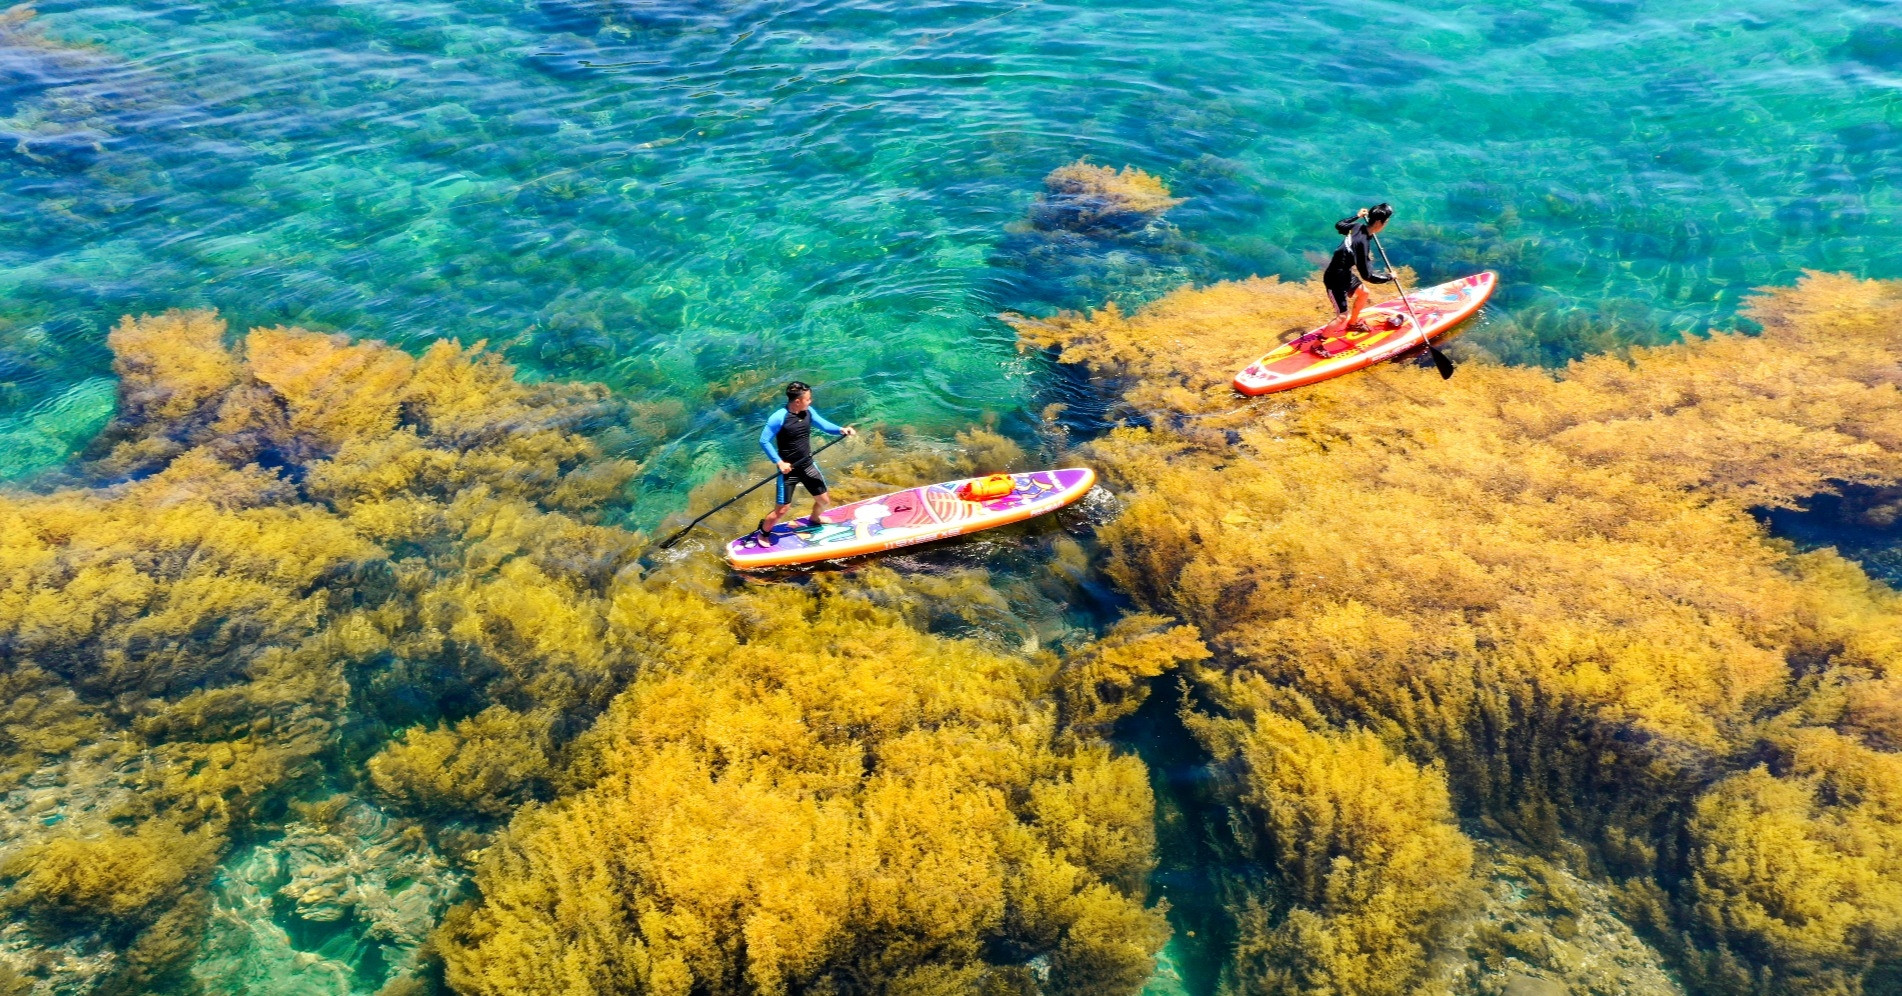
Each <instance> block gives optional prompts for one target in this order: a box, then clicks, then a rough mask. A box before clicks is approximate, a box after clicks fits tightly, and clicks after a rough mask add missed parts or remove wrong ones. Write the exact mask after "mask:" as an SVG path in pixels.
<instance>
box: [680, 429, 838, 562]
mask: <svg viewBox="0 0 1902 996" xmlns="http://www.w3.org/2000/svg"><path fill="white" fill-rule="evenodd" d="M846 438H847V437H845V436H840V437H838V438H837V439H834V440H832V441H831V442H828V443H826V444H825V445H824V446H821V447H819V448H818V449H816V450H813V451H812V455H813V456H815V457H816V456H818V455H819V454H821V453H824V452H825V451H827V450H829V449H831V448H832V447H834V446H837V445H839V444H840V443H842V442H845V440H846ZM778 478H779V474H778V473H773V474H769V475H767V476H766V477H765V478H764V479H762V480H761V481H759V482H758V483H757V484H754V485H753V486H752V487H750V488H747V489H746V490H745V491H742V492H740V493H739V494H737V495H734V496H733V497H731V498H728V499H727V500H726V501H723V502H721V503H720V504H718V505H715V506H713V507H712V508H710V509H707V510H706V512H705V513H704V514H703V515H701V516H700V518H698V519H695V520H693V521H692V522H689V523H687V525H686V528H684V529H682V530H680V531H679V532H677V533H675V534H673V535H672V536H669V537H667V538H666V539H664V540H661V541H660V548H661V549H663V550H665V549H667V548H668V547H671V546H673V545H674V544H675V543H678V542H680V538H681V537H682V536H685V535H687V534H688V533H690V532H693V527H695V526H697V525H699V524H701V523H702V522H705V521H707V519H708V518H709V517H711V516H712V515H713V513H715V512H718V511H719V510H721V509H723V508H725V507H727V506H728V505H731V504H733V503H734V502H736V501H739V500H740V499H741V498H744V497H746V496H747V495H750V494H752V493H753V492H755V491H758V490H759V489H761V488H763V487H765V486H767V485H768V484H771V483H773V482H774V481H775V480H777V479H778Z"/></svg>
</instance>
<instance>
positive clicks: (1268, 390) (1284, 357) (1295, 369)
mask: <svg viewBox="0 0 1902 996" xmlns="http://www.w3.org/2000/svg"><path fill="white" fill-rule="evenodd" d="M1498 285H1499V278H1498V276H1497V275H1496V274H1494V273H1493V272H1492V271H1491V270H1487V271H1486V272H1484V273H1475V274H1473V275H1472V276H1470V277H1461V278H1460V279H1458V280H1449V281H1447V282H1446V283H1443V284H1439V285H1437V286H1434V287H1428V288H1426V289H1425V290H1418V291H1414V292H1413V293H1412V294H1408V295H1407V301H1408V302H1410V303H1412V305H1413V309H1412V312H1411V313H1409V312H1408V309H1407V306H1406V304H1404V303H1402V302H1401V300H1400V299H1399V298H1394V299H1393V300H1391V301H1382V302H1380V303H1379V304H1375V305H1369V306H1368V307H1366V308H1363V309H1362V310H1361V313H1360V317H1361V321H1363V322H1366V323H1367V327H1368V329H1369V331H1366V332H1347V333H1344V334H1342V335H1339V336H1336V337H1333V338H1330V339H1328V340H1327V342H1326V344H1325V345H1326V347H1327V349H1328V351H1329V352H1331V353H1333V354H1334V355H1333V356H1329V357H1320V356H1316V355H1314V354H1313V353H1310V352H1308V351H1307V350H1305V349H1301V348H1299V347H1296V346H1292V345H1284V346H1278V347H1276V348H1275V349H1273V350H1270V351H1269V352H1268V354H1267V355H1265V356H1263V357H1262V358H1261V359H1259V360H1256V361H1255V362H1253V363H1251V364H1249V365H1248V368H1247V369H1245V370H1243V371H1242V372H1241V373H1238V374H1236V375H1235V390H1237V391H1240V392H1242V393H1243V394H1246V395H1249V396H1251V397H1252V396H1254V395H1258V394H1273V393H1274V392H1276V391H1286V390H1288V389H1290V388H1296V387H1306V386H1307V385H1309V384H1315V383H1319V382H1321V381H1324V380H1327V379H1329V378H1331V377H1339V376H1340V375H1342V374H1344V373H1352V372H1354V371H1356V370H1359V369H1361V368H1362V367H1368V366H1373V365H1374V364H1376V363H1379V362H1381V361H1383V360H1391V359H1393V358H1394V357H1396V356H1399V355H1400V354H1402V353H1405V352H1407V351H1409V350H1414V349H1418V348H1420V346H1421V345H1422V344H1424V343H1428V342H1432V341H1433V340H1434V339H1437V338H1439V337H1440V336H1442V335H1445V334H1446V333H1447V332H1449V331H1452V329H1453V326H1455V325H1458V324H1459V323H1461V322H1463V321H1465V320H1467V319H1468V318H1471V317H1473V313H1474V312H1476V311H1478V310H1479V308H1480V306H1481V305H1483V304H1485V303H1486V299H1487V298H1489V297H1492V296H1493V288H1495V287H1497V286H1498ZM1414 315H1418V316H1420V324H1421V325H1422V326H1424V327H1425V330H1426V331H1425V334H1424V335H1422V334H1421V330H1420V329H1419V328H1416V327H1415V326H1414V324H1413V316H1414ZM1323 327H1325V326H1323Z"/></svg>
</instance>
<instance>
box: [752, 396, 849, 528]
mask: <svg viewBox="0 0 1902 996" xmlns="http://www.w3.org/2000/svg"><path fill="white" fill-rule="evenodd" d="M813 429H818V430H819V431H820V432H823V433H825V434H827V435H829V436H838V435H842V434H844V432H845V430H844V429H841V428H839V427H838V426H836V425H833V424H832V423H831V422H828V421H826V420H825V416H823V415H820V414H819V413H818V412H816V411H813V410H812V408H811V407H810V406H808V407H807V408H806V410H805V411H802V412H790V411H787V410H786V409H784V408H781V409H780V410H778V411H776V412H774V413H773V415H772V417H771V418H769V419H767V420H766V427H765V428H764V429H761V430H760V434H759V448H760V449H761V450H762V451H764V452H765V453H766V458H767V459H769V460H771V461H773V462H774V463H775V464H777V463H779V462H780V461H782V460H783V461H785V462H786V463H789V464H792V473H790V474H780V475H779V484H778V486H777V488H776V489H775V490H774V492H773V497H774V500H775V501H776V502H778V503H779V504H781V505H785V504H788V503H790V502H791V501H792V493H793V487H794V486H795V485H797V486H800V487H804V488H805V489H806V493H807V494H809V495H811V496H813V497H814V498H817V497H819V496H820V495H822V494H825V493H826V480H825V478H823V477H821V476H819V468H818V466H817V465H815V464H814V463H813V462H812V430H813Z"/></svg>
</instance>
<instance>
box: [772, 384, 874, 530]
mask: <svg viewBox="0 0 1902 996" xmlns="http://www.w3.org/2000/svg"><path fill="white" fill-rule="evenodd" d="M815 428H817V429H818V430H819V431H820V432H823V433H825V434H827V435H830V436H856V435H858V430H857V429H854V428H852V427H851V426H849V425H848V426H846V427H845V428H843V429H842V428H840V427H838V426H836V425H833V424H832V423H831V422H828V421H826V420H825V419H824V418H823V417H821V416H820V414H819V413H818V412H816V411H813V410H812V387H811V386H810V385H808V384H805V383H803V382H801V381H796V380H795V381H793V382H792V383H790V384H787V385H786V407H784V408H781V409H780V410H778V411H776V412H774V413H773V415H772V417H771V418H769V419H767V420H766V427H765V428H763V429H761V430H760V433H759V448H760V449H762V450H765V451H766V459H768V460H771V461H772V462H773V464H774V466H776V467H778V468H779V480H778V481H777V482H776V483H775V484H774V490H773V511H772V514H770V515H768V516H767V517H766V518H764V519H761V520H760V522H759V531H758V532H756V533H754V534H753V539H754V541H755V542H756V543H759V544H762V545H766V546H771V545H772V543H773V537H772V533H773V527H774V526H776V525H778V524H779V520H780V519H781V518H783V517H784V516H785V515H786V512H787V511H788V510H789V509H791V508H792V499H793V488H794V487H795V486H804V487H805V489H806V493H807V494H809V495H811V496H812V514H811V515H810V516H808V517H807V519H806V521H807V522H809V523H810V524H812V525H814V526H817V525H818V524H819V513H821V512H824V511H825V510H826V509H828V508H831V507H832V496H831V495H828V494H826V481H825V478H823V477H820V476H819V466H818V465H817V464H815V463H813V462H812V430H813V429H815Z"/></svg>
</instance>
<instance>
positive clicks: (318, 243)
mask: <svg viewBox="0 0 1902 996" xmlns="http://www.w3.org/2000/svg"><path fill="white" fill-rule="evenodd" d="M35 27H37V28H38V29H41V30H43V31H44V33H45V36H46V38H47V39H50V40H53V41H56V42H58V43H61V44H63V45H66V46H77V47H78V50H77V51H74V50H71V49H70V48H68V49H60V48H56V47H51V46H49V45H47V44H45V43H42V42H34V41H32V35H31V30H32V29H33V28H35ZM7 38H8V41H7V42H6V43H5V44H4V47H0V132H4V133H6V135H7V137H6V138H5V140H4V141H0V231H3V232H4V233H5V238H4V239H0V448H4V454H3V455H4V456H5V457H6V459H5V464H6V465H7V472H8V473H9V474H10V475H11V476H19V475H20V474H21V473H23V472H26V471H30V470H32V469H34V468H37V467H40V466H43V465H45V464H47V463H49V462H52V461H54V460H57V459H58V458H59V457H60V456H61V455H62V454H63V453H65V452H66V451H68V450H69V449H70V448H71V447H72V446H73V445H75V444H76V443H79V442H81V441H83V440H84V439H85V438H86V436H87V435H89V434H90V432H91V431H92V430H93V429H95V428H96V427H97V425H98V424H99V423H100V422H101V421H102V420H103V419H104V418H105V417H106V415H107V414H108V406H107V405H106V403H105V399H107V398H108V397H109V396H108V395H106V394H105V393H104V392H101V391H99V390H97V387H98V382H97V381H96V380H94V378H97V377H99V376H101V375H103V374H106V373H108V372H109V357H108V355H107V354H106V353H105V351H104V350H103V348H102V344H103V338H104V333H105V331H106V329H107V328H109V327H110V325H111V324H112V322H114V321H115V320H116V319H117V318H118V317H119V316H120V315H122V314H124V313H127V312H138V311H152V310H159V309H163V308H167V307H176V306H192V305H214V306H216V307H218V308H220V309H222V310H223V312H224V313H225V314H226V316H227V317H228V318H229V319H230V320H231V322H232V324H233V325H234V326H236V327H240V328H242V327H246V326H251V325H259V324H273V323H298V324H303V325H306V326H310V327H316V328H323V329H335V330H340V331H345V332H348V333H350V334H353V335H361V336H374V337H379V338H383V339H388V340H392V341H397V342H402V343H405V344H408V345H411V346H421V345H423V344H425V343H426V342H427V341H429V340H431V339H434V338H436V337H439V336H457V337H461V338H463V339H464V340H471V339H477V338H483V339H488V340H489V341H491V342H493V343H496V344H500V345H503V346H505V347H506V348H507V349H508V351H509V354H510V355H511V357H513V358H514V359H515V360H517V361H518V362H519V363H521V364H522V365H523V366H524V367H525V368H527V369H528V370H529V371H531V372H532V373H533V374H536V375H548V376H562V377H569V376H577V377H587V378H594V379H600V380H605V381H607V382H608V383H610V384H612V385H614V386H615V387H617V388H619V389H621V390H623V391H626V392H629V393H630V394H632V395H635V396H639V397H643V398H647V399H651V400H656V401H673V402H677V403H678V405H679V406H680V414H678V415H677V416H675V417H674V421H673V423H672V425H671V427H672V428H674V429H677V430H679V431H682V432H684V433H686V434H687V438H686V441H685V442H684V443H683V444H682V445H680V446H677V447H674V448H672V449H670V450H669V451H668V452H667V453H666V454H665V455H664V456H663V457H662V458H661V459H659V460H656V461H654V462H653V464H652V473H651V475H650V478H649V480H648V482H647V484H648V487H649V488H650V489H653V490H654V492H655V494H654V495H653V498H652V500H651V501H649V502H647V503H645V504H644V506H643V507H644V508H645V509H646V510H647V515H648V516H649V517H650V518H651V517H652V516H654V515H658V514H660V513H661V512H663V511H665V510H666V509H668V508H670V507H673V506H674V505H677V502H678V497H679V495H680V494H681V493H682V491H683V490H684V488H685V487H687V486H688V485H690V484H691V483H692V482H694V481H696V480H699V479H702V478H704V476H705V475H706V474H708V473H710V472H711V471H712V470H713V469H715V468H716V467H717V466H719V465H720V464H722V463H725V462H730V461H733V460H737V459H743V458H744V457H745V455H746V454H747V452H748V450H747V446H748V444H747V443H746V441H745V436H746V435H747V433H746V431H745V430H746V424H747V423H750V421H751V420H752V419H754V418H756V417H757V416H758V415H759V414H760V413H761V412H762V411H763V410H764V409H766V408H767V407H768V406H769V405H770V404H771V401H772V388H771V385H772V384H773V383H774V382H777V381H780V380H783V379H785V378H788V377H791V376H800V377H802V378H804V379H807V380H812V381H815V382H818V383H821V384H823V385H824V388H823V391H822V406H823V407H824V408H825V409H827V410H828V411H829V412H830V413H831V414H833V415H834V416H845V417H849V418H852V419H855V420H857V421H860V422H886V423H902V424H912V425H919V426H923V427H926V428H930V429H935V430H940V431H947V432H948V431H949V430H951V429H954V428H956V427H958V426H961V425H964V424H968V423H969V422H970V421H971V420H973V419H975V418H978V417H980V416H982V415H984V414H986V413H991V414H996V415H999V416H1001V417H1002V418H1003V419H1004V423H1005V425H1006V426H1007V427H1010V426H1015V427H1016V428H1017V429H1019V430H1020V431H1021V430H1022V429H1023V427H1024V422H1025V421H1026V420H1027V419H1029V418H1030V417H1032V416H1031V412H1032V411H1033V410H1034V409H1035V408H1036V407H1038V406H1037V405H1036V404H1035V403H1034V397H1035V394H1036V392H1037V385H1036V383H1035V381H1034V378H1033V374H1034V373H1035V372H1036V371H1037V369H1038V366H1037V361H1035V360H1030V361H1025V360H1020V359H1019V358H1018V357H1017V356H1016V355H1015V351H1014V349H1013V348H1012V344H1011V337H1010V335H1009V333H1008V331H1007V330H1006V329H1004V328H1003V327H1002V326H1000V325H999V324H998V323H997V322H996V321H995V320H994V319H993V316H994V314H995V313H996V312H997V311H998V310H1000V309H1003V308H1019V309H1029V310H1033V311H1035V310H1049V309H1051V308H1054V307H1058V306H1084V305H1090V304H1097V303H1100V302H1101V301H1102V300H1104V299H1105V298H1106V297H1112V296H1113V297H1117V298H1119V299H1121V300H1124V301H1125V302H1134V301H1140V300H1142V299H1144V298H1147V297H1150V296H1153V295H1154V294H1157V293H1160V292H1162V291H1163V290H1166V289H1167V288H1168V287H1169V286H1171V285H1173V284H1174V283H1177V282H1180V281H1182V280H1191V279H1192V280H1198V281H1200V280H1211V279H1218V278H1224V277H1236V276H1244V275H1247V274H1251V273H1280V274H1283V275H1285V276H1289V277H1297V276H1301V275H1304V274H1305V273H1307V272H1309V271H1311V269H1312V268H1313V265H1314V261H1315V258H1316V254H1317V253H1318V252H1322V251H1325V250H1327V249H1328V248H1330V245H1329V243H1330V242H1331V238H1330V236H1329V231H1330V229H1329V228H1328V222H1329V221H1330V220H1331V219H1332V218H1334V217H1335V216H1337V215H1339V214H1341V213H1344V212H1345V211H1347V210H1348V209H1349V208H1350V207H1352V206H1353V205H1355V204H1357V203H1363V202H1366V201H1368V200H1371V199H1377V198H1378V199H1386V200H1390V201H1392V202H1394V203H1395V204H1397V205H1398V206H1399V208H1400V211H1401V214H1400V220H1399V222H1397V223H1396V226H1395V229H1394V231H1393V233H1392V237H1391V238H1390V240H1389V241H1390V242H1391V244H1392V248H1393V249H1394V250H1396V251H1397V253H1398V255H1399V256H1400V258H1401V261H1405V262H1410V263H1412V264H1413V265H1415V266H1416V267H1418V268H1419V269H1420V270H1421V271H1422V273H1423V275H1425V276H1426V277H1427V278H1435V277H1444V276H1451V275H1454V274H1456V273H1458V272H1462V271H1465V270H1470V269H1472V268H1475V267H1478V266H1490V267H1494V268H1497V269H1500V270H1501V271H1502V272H1503V273H1504V275H1505V277H1506V285H1505V286H1506V289H1505V290H1504V291H1503V292H1502V294H1501V297H1500V299H1499V306H1498V307H1497V308H1495V309H1494V313H1493V316H1492V318H1491V320H1490V321H1489V322H1488V323H1487V324H1486V325H1484V326H1483V327H1481V328H1479V329H1477V330H1476V331H1475V332H1474V333H1473V336H1472V337H1473V339H1474V340H1475V341H1477V342H1479V343H1480V344H1482V345H1484V346H1486V347H1488V348H1489V349H1492V350H1493V351H1495V352H1497V353H1499V354H1500V355H1502V356H1504V357H1506V358H1509V359H1512V360H1517V361H1524V362H1555V361H1561V360H1563V359H1564V358H1566V357H1568V356H1571V355H1576V354H1577V353H1579V352H1585V351H1592V350H1597V349H1605V348H1611V347H1615V346H1617V345H1620V344H1622V343H1626V342H1649V341H1656V340H1660V339H1665V338H1669V337H1671V336H1674V335H1677V334H1681V333H1683V332H1686V331H1694V330H1698V329H1702V328H1704V327H1707V326H1708V325H1710V324H1711V323H1713V322H1716V323H1722V322H1725V321H1727V320H1728V319H1729V317H1730V316H1731V315H1732V313H1733V310H1734V308H1735V307H1736V305H1737V302H1738V299H1739V297H1740V295H1741V294H1743V293H1744V292H1745V291H1746V290H1747V289H1748V288H1750V287H1752V286H1756V285H1761V284H1767V283H1778V282H1784V281H1788V280H1790V279H1792V278H1793V277H1794V276H1795V275H1796V274H1797V272H1798V271H1799V270H1800V269H1802V268H1805V267H1815V268H1823V269H1840V270H1849V271H1852V272H1856V273H1861V274H1864V275H1869V276H1894V275H1897V274H1898V272H1902V262H1899V261H1902V252H1899V251H1898V250H1902V229H1898V226H1897V219H1898V214H1899V213H1902V212H1899V211H1898V205H1897V199H1896V191H1895V181H1896V179H1897V176H1898V172H1899V171H1902V96H1899V94H1902V15H1898V14H1897V13H1895V11H1894V8H1892V7H1888V6H1884V5H1867V4H1858V3H1850V2H1833V0H1832V2H1819V0H1803V2H1784V0H1779V2H1769V3H1760V4H1754V5H1751V9H1750V10H1748V11H1740V10H1734V9H1730V8H1729V6H1728V5H1725V4H1720V3H1716V2H1705V0H1693V2H1674V3H1670V4H1665V3H1662V2H1657V0H1652V2H1645V0H1588V2H1587V0H1581V2H1538V3H1528V2H1521V3H1513V4H1485V5H1480V4H1467V5H1459V4H1451V3H1438V4H1430V5H1424V6H1411V5H1410V6H1402V5H1398V4H1381V3H1367V2H1347V0H1334V2H1322V3H1312V2H1309V3H1301V4H1294V3H1282V2H1274V3H1266V4H1263V3H1242V2H1239V0H1199V2H1193V3H1188V4H1181V5H1176V6H1174V7H1173V8H1172V9H1171V10H1170V12H1169V13H1167V14H1160V13H1158V12H1157V11H1156V10H1155V9H1154V8H1153V6H1152V5H1147V4H1137V3H1133V2H1117V0H1109V2H1105V0H1097V2H1088V3H1079V2H1067V3H1066V2H1046V0H1027V2H1026V0H984V2H956V3H904V4H897V3H878V2H829V3H792V4H788V3H764V2H761V3H745V2H702V3H690V2H684V0H682V2H670V0H659V2H645V3H636V2H620V0H476V2H465V3H457V4H448V3H413V2H403V3H397V2H393V0H364V2H306V0H290V2H270V3H264V2H255V3H246V2H231V3H221V4H216V5H212V4H190V3H177V2H170V3H158V2H153V3H124V4H97V3H73V2H55V3H45V4H42V5H40V16H39V17H38V18H37V19H36V20H34V21H33V22H31V24H30V25H29V29H28V30H27V31H26V32H22V31H20V30H17V29H16V30H14V31H13V32H11V33H10V34H9V35H8V36H7ZM1080 156H1088V157H1091V158H1093V159H1094V160H1095V161H1098V162H1104V163H1110V164H1114V165H1122V164H1125V163H1130V164H1135V165H1138V166H1140V167H1142V168H1145V169H1148V170H1150V171H1152V172H1155V173H1158V174H1159V175H1161V176H1163V177H1164V178H1165V179H1167V180H1168V181H1169V182H1170V184H1171V185H1172V186H1173V187H1174V189H1175V191H1176V192H1177V193H1178V194H1182V195H1185V196H1187V197H1188V198H1189V200H1188V201H1187V202H1186V203H1185V204H1183V205H1182V206H1181V207H1179V208H1177V209H1176V210H1175V211H1174V212H1173V213H1172V214H1171V216H1170V218H1171V220H1172V222H1173V223H1174V225H1175V226H1176V231H1175V232H1173V233H1172V234H1171V236H1170V237H1169V238H1166V239H1162V240H1159V241H1154V242H1152V243H1151V244H1145V245H1140V246H1106V245H1100V244H1089V243H1084V244H1065V245H1060V246H1056V247H1054V248H1053V247H1050V246H1038V245H1035V244H1032V243H1034V242H1035V240H1034V239H1029V240H1027V239H1026V238H1025V237H1024V236H1022V235H1021V234H1020V235H1018V236H1012V235H1010V234H1008V233H1007V232H1006V226H1008V225H1009V224H1011V223H1012V222H1013V221H1016V220H1019V219H1021V218H1022V217H1023V214H1024V211H1025V208H1026V207H1027V205H1028V204H1029V202H1030V200H1031V198H1032V197H1033V196H1034V194H1035V191H1036V189H1037V186H1038V182H1039V179H1040V177H1041V176H1042V175H1043V174H1044V173H1045V172H1047V171H1048V170H1050V169H1051V168H1053V167H1055V166H1058V165H1061V164H1063V163H1065V162H1068V161H1071V160H1073V159H1076V158H1078V157H1080ZM1053 256H1054V257H1058V258H1057V259H1056V262H1055V263H1054V264H1053V263H1052V257H1053ZM761 385H766V386H763V387H762V386H761Z"/></svg>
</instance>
